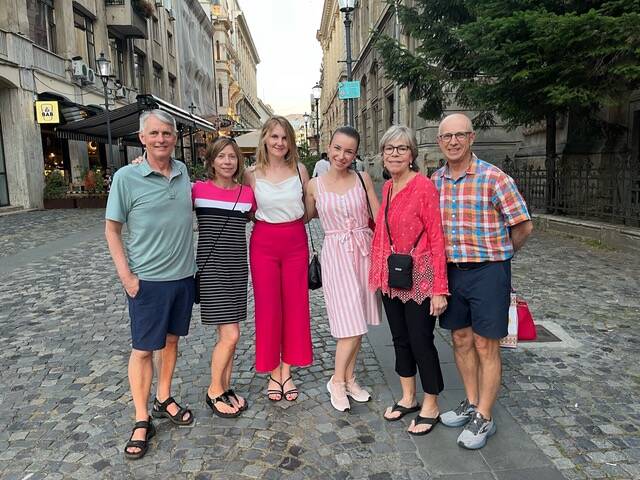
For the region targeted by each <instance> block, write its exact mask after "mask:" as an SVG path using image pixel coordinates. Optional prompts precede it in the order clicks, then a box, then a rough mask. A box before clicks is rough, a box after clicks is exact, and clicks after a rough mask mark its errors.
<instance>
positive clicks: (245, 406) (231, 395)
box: [207, 388, 249, 412]
mask: <svg viewBox="0 0 640 480" xmlns="http://www.w3.org/2000/svg"><path fill="white" fill-rule="evenodd" d="M224 394H225V395H226V396H227V397H229V398H233V399H234V400H235V401H236V403H237V404H238V405H240V399H239V398H238V395H236V392H234V391H233V388H230V389H229V390H227V391H226V392H224ZM207 395H208V394H207ZM248 408H249V402H248V401H247V399H246V398H245V399H244V404H243V405H242V406H241V407H240V410H239V411H240V412H244V411H245V410H247V409H248Z"/></svg>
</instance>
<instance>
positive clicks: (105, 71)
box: [96, 52, 114, 175]
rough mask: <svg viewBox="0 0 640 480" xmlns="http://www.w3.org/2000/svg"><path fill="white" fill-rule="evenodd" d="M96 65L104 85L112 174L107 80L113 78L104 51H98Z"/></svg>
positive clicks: (108, 150)
mask: <svg viewBox="0 0 640 480" xmlns="http://www.w3.org/2000/svg"><path fill="white" fill-rule="evenodd" d="M96 64H97V65H98V72H99V73H98V76H99V77H100V80H102V86H103V87H104V108H105V111H106V114H107V165H109V168H110V169H111V174H112V175H113V170H114V168H113V157H112V152H111V119H110V118H109V89H108V88H107V87H108V85H109V80H111V79H112V78H113V75H112V74H111V61H110V60H109V59H108V58H107V57H105V56H104V52H100V58H98V59H97V60H96Z"/></svg>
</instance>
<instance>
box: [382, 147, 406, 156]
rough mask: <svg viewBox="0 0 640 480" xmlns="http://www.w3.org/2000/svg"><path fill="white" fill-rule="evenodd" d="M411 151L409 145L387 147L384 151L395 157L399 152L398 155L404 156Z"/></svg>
mask: <svg viewBox="0 0 640 480" xmlns="http://www.w3.org/2000/svg"><path fill="white" fill-rule="evenodd" d="M409 150H410V148H409V145H395V146H394V145H385V146H384V148H383V149H382V151H383V152H384V153H386V154H387V155H393V152H395V151H397V152H398V155H404V154H405V153H407V152H408V151H409Z"/></svg>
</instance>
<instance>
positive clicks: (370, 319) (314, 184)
mask: <svg viewBox="0 0 640 480" xmlns="http://www.w3.org/2000/svg"><path fill="white" fill-rule="evenodd" d="M359 143H360V135H359V134H358V132H357V130H355V129H354V128H352V127H340V128H338V129H337V130H336V131H335V132H334V133H333V136H332V137H331V142H330V145H329V152H328V153H329V161H330V162H331V166H330V167H329V171H328V172H327V173H325V174H323V175H321V176H319V177H316V178H313V179H311V180H310V181H309V184H308V187H307V194H306V199H305V201H306V208H307V216H308V218H313V217H314V216H315V215H316V214H317V215H318V216H319V217H320V222H321V223H322V228H323V230H324V235H325V236H324V243H323V245H322V253H321V257H320V260H321V265H322V289H323V293H324V298H325V303H326V306H327V314H328V317H329V325H330V327H331V334H332V335H333V336H334V337H335V338H336V340H337V346H336V356H335V371H334V374H333V376H332V377H331V379H330V380H329V382H328V383H327V390H328V391H329V394H330V395H331V404H332V405H333V407H334V408H335V409H337V410H340V411H346V410H349V409H350V404H349V397H351V399H353V400H355V401H357V402H366V401H368V400H369V399H370V398H371V396H370V395H369V393H368V392H367V391H366V390H364V389H362V388H361V387H360V386H359V385H358V383H357V382H356V379H355V374H354V370H355V364H356V357H357V355H358V351H359V350H360V345H361V343H362V335H364V334H365V333H367V329H368V325H379V324H380V302H379V300H378V298H377V297H376V295H375V293H374V292H372V291H370V290H369V289H368V287H367V284H368V275H369V263H370V250H371V239H372V237H373V234H372V232H371V230H370V229H369V227H368V220H369V215H370V212H369V207H368V205H367V201H368V202H369V204H370V207H371V211H372V215H374V216H375V215H376V213H377V211H378V199H377V197H376V195H375V191H374V188H373V183H372V182H371V178H370V177H369V175H368V174H367V173H366V172H363V173H361V174H360V175H361V177H360V178H358V175H359V174H358V173H357V172H355V171H354V170H353V169H352V168H350V167H351V164H352V163H353V160H354V158H355V156H356V153H357V152H358V145H359ZM363 186H364V187H366V188H363Z"/></svg>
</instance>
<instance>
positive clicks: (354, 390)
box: [346, 377, 371, 403]
mask: <svg viewBox="0 0 640 480" xmlns="http://www.w3.org/2000/svg"><path fill="white" fill-rule="evenodd" d="M346 389H347V395H348V396H350V397H351V398H353V399H354V400H355V401H356V402H361V403H364V402H368V401H369V400H371V395H369V392H367V391H366V390H364V389H363V388H362V387H361V386H360V385H358V383H357V382H356V377H352V378H351V380H347V382H346Z"/></svg>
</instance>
